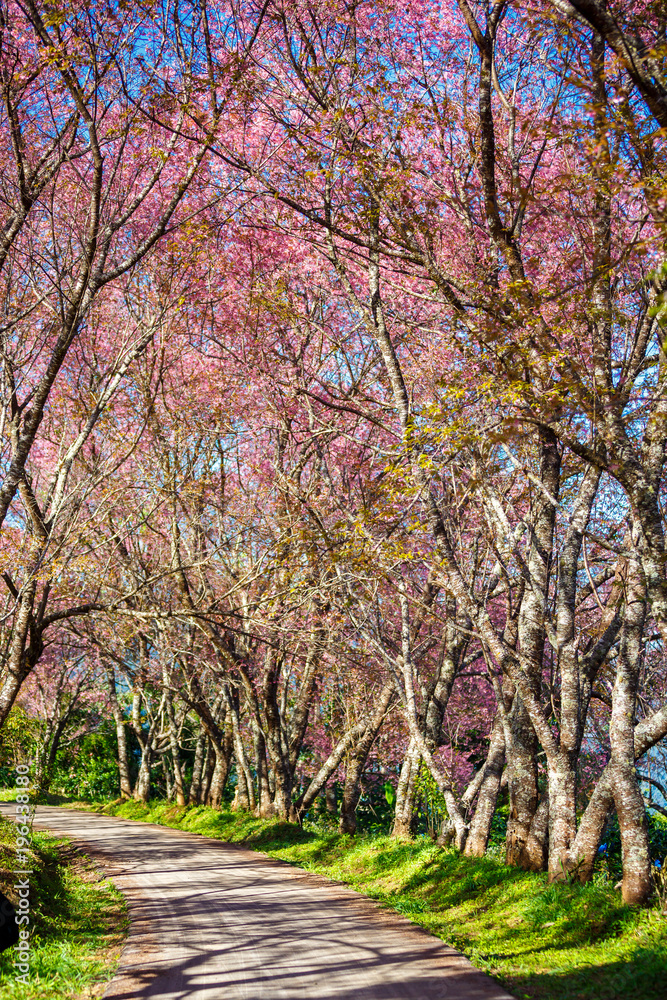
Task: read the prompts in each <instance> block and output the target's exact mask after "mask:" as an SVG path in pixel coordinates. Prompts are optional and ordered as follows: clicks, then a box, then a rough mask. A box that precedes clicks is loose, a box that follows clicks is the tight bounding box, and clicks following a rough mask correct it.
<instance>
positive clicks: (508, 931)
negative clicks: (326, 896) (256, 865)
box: [99, 802, 667, 1000]
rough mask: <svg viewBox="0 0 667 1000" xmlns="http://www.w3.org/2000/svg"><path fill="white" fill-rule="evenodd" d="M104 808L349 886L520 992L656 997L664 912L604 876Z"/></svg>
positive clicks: (186, 814) (210, 813)
mask: <svg viewBox="0 0 667 1000" xmlns="http://www.w3.org/2000/svg"><path fill="white" fill-rule="evenodd" d="M99 810H100V811H103V812H105V813H107V814H109V815H116V816H124V817H126V818H130V819H137V820H144V821H148V822H153V823H160V824H163V825H165V826H171V827H174V828H176V829H181V830H190V831H192V832H195V833H200V834H204V835H206V836H209V837H216V838H218V839H220V840H226V841H231V842H234V843H243V844H244V845H245V846H246V847H250V848H255V849H257V850H261V851H263V852H265V853H266V854H268V855H271V856H272V857H275V858H281V859H282V860H284V861H288V862H290V863H291V864H294V865H298V866H299V867H302V868H306V869H308V870H309V871H313V872H318V873H320V874H322V875H326V876H328V877H329V878H331V879H335V880H337V881H340V882H344V883H346V884H347V885H349V886H352V887H353V888H354V889H356V890H358V891H359V892H362V893H364V894H365V895H367V896H370V897H372V898H373V899H376V900H378V901H379V902H380V903H382V904H383V905H385V906H389V907H392V908H393V909H395V910H398V911H399V913H403V914H405V915H406V916H407V917H409V918H410V920H413V921H414V922H415V923H418V924H421V925H422V926H423V927H425V928H426V929H427V930H429V931H430V932H431V933H433V934H437V935H438V936H439V937H441V938H443V939H444V940H445V941H447V942H449V943H450V944H453V945H454V946H455V947H457V948H459V949H460V950H461V951H463V952H464V953H465V954H466V955H467V956H468V957H469V958H470V959H471V961H472V962H474V964H475V965H477V966H478V967H479V968H481V969H484V970H485V971H486V972H488V973H490V974H491V975H493V976H495V977H496V978H497V979H498V980H499V981H500V982H502V983H503V984H504V985H505V986H506V987H507V988H508V989H509V990H510V991H511V992H513V993H514V994H515V996H517V997H520V998H530V1000H538V998H539V1000H547V998H549V1000H566V998H567V1000H573V998H577V1000H579V998H582V1000H586V998H590V1000H618V998H619V997H623V998H624V1000H655V997H657V996H661V995H662V993H663V991H664V985H665V981H666V980H667V918H665V916H663V915H662V913H661V910H660V908H658V907H653V908H652V909H649V910H640V911H637V910H633V909H631V908H630V907H627V906H624V905H623V903H622V901H621V898H620V894H619V893H618V892H617V891H615V890H614V889H613V888H612V887H611V885H610V884H609V883H605V882H599V883H597V884H591V885H587V886H577V885H559V886H547V885H546V880H545V877H544V876H543V875H531V874H526V873H523V872H519V871H517V870H516V869H512V868H508V867H506V866H505V865H504V864H503V863H502V862H501V861H500V860H499V859H497V858H493V857H486V858H483V859H481V860H471V859H468V858H463V857H461V856H460V855H459V854H457V853H456V852H454V851H443V850H440V849H439V848H437V847H436V846H435V845H434V844H432V843H431V841H430V840H426V839H418V840H416V841H414V842H396V841H393V840H391V839H390V838H389V837H378V836H376V837H356V838H352V837H348V836H341V835H340V834H338V833H334V832H326V831H325V830H322V829H318V828H310V829H303V830H302V829H299V828H298V827H296V826H292V825H290V824H286V823H280V822H277V821H271V820H258V819H255V818H254V817H252V816H248V815H244V814H236V813H225V812H217V811H216V810H214V809H209V808H206V807H202V806H200V807H195V808H189V809H178V808H177V807H175V806H172V805H169V804H167V803H163V802H161V803H160V802H157V803H151V805H150V806H144V805H141V804H139V803H136V802H126V803H112V804H109V805H106V806H102V807H99Z"/></svg>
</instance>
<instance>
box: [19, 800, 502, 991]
mask: <svg viewBox="0 0 667 1000" xmlns="http://www.w3.org/2000/svg"><path fill="white" fill-rule="evenodd" d="M3 811H5V812H7V813H8V814H9V815H10V817H11V813H12V807H11V806H10V807H9V809H5V810H3ZM35 826H39V827H46V828H48V829H49V830H53V831H55V832H58V833H64V834H66V835H67V836H68V837H70V838H71V839H72V840H73V841H74V842H75V843H76V844H77V845H79V846H81V847H82V848H83V849H84V850H85V851H86V853H87V854H89V855H90V856H91V857H93V858H94V859H95V860H96V861H97V862H98V863H99V864H101V865H102V866H103V867H104V870H105V871H106V873H107V874H108V875H109V876H110V877H111V878H112V879H113V881H114V883H115V884H116V885H117V886H118V887H119V889H121V891H122V892H123V893H124V894H125V896H126V898H127V901H128V904H129V912H130V921H131V925H130V933H129V936H128V939H127V942H126V945H125V948H124V950H123V953H122V956H121V960H120V966H119V970H118V974H117V976H116V978H115V979H114V980H113V982H112V983H110V985H109V987H108V988H107V990H106V992H105V994H104V997H105V998H113V1000H130V998H132V1000H134V998H144V997H152V998H159V1000H297V998H298V1000H311V998H317V1000H407V998H412V1000H512V998H511V997H510V995H509V994H508V993H506V992H505V991H504V990H503V989H501V988H500V987H499V986H498V985H497V984H496V983H494V982H493V980H491V979H489V978H488V977H487V976H485V975H483V974H482V973H481V972H479V971H478V970H476V969H474V968H473V966H471V965H470V963H469V962H468V961H467V959H465V958H464V957H463V956H462V955H460V954H459V953H458V952H456V951H454V949H452V948H449V947H447V946H446V945H445V944H443V943H442V942H441V941H440V940H439V939H437V938H434V937H431V936H430V935H429V934H427V933H425V932H424V931H422V930H421V929H419V928H418V927H416V926H415V925H414V924H411V923H410V922H409V921H408V920H406V919H404V918H403V917H401V916H399V915H398V914H393V913H391V912H387V911H384V910H380V909H379V907H377V906H376V905H375V904H374V903H372V902H370V901H369V900H366V899H364V897H362V896H359V895H358V894H356V893H353V892H351V891H350V890H348V889H346V888H345V887H341V886H338V885H337V884H336V883H332V882H329V881H328V880H326V879H323V878H320V877H319V876H316V875H311V874H308V873H304V872H302V871H300V870H298V869H294V868H292V867H291V866H290V865H287V864H284V863H283V862H279V861H274V860H272V859H269V858H266V857H265V856H264V855H262V854H257V853H255V852H252V851H248V850H245V849H243V848H240V847H237V846H235V845H230V844H223V843H221V842H219V841H216V840H210V839H208V838H206V837H199V836H197V835H195V834H188V833H184V832H181V831H179V830H169V829H165V828H164V827H160V826H154V825H152V824H147V823H136V822H132V821H130V820H122V819H117V818H113V817H108V816H98V815H96V814H95V813H85V812H75V811H73V810H67V809H59V808H53V807H50V806H41V807H38V808H37V810H36V816H35Z"/></svg>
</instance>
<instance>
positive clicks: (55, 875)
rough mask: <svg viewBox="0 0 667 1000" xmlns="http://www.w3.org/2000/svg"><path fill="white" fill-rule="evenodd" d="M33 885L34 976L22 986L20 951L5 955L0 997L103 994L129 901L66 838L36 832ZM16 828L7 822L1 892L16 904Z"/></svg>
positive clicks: (0, 856)
mask: <svg viewBox="0 0 667 1000" xmlns="http://www.w3.org/2000/svg"><path fill="white" fill-rule="evenodd" d="M28 862H29V866H30V869H32V871H33V875H32V876H31V880H30V883H31V884H30V927H31V932H32V933H31V939H30V973H29V976H28V983H27V984H24V983H22V982H20V981H18V980H17V979H16V976H15V969H14V964H13V963H14V956H15V954H16V952H15V949H14V948H10V949H8V950H7V951H5V952H4V953H3V954H2V955H0V996H1V997H11V998H12V1000H52V998H58V1000H61V998H62V1000H74V998H76V1000H83V998H90V997H99V996H101V995H102V993H103V991H104V988H105V986H106V984H107V982H108V981H109V980H110V978H111V977H112V975H113V972H114V970H115V968H116V965H117V960H118V955H119V953H120V945H121V943H122V941H123V938H124V937H125V932H126V927H127V917H126V914H125V903H124V900H123V897H122V895H121V894H120V892H118V891H117V890H116V889H115V888H114V886H113V885H112V884H111V883H110V882H109V881H108V880H106V879H105V878H104V876H103V874H102V872H101V871H100V870H99V869H98V868H97V866H96V865H95V864H94V863H93V862H92V861H90V859H88V858H86V857H85V855H82V854H81V853H80V852H78V851H74V850H73V849H72V848H71V847H70V846H69V844H68V843H67V841H66V840H64V839H63V838H58V837H53V836H50V835H48V834H45V833H42V832H37V831H34V833H33V835H32V850H31V851H30V853H29V855H28ZM22 867H23V865H19V864H18V863H17V857H16V828H15V826H14V824H13V823H10V822H8V821H7V820H4V819H2V818H0V889H1V890H2V892H4V893H5V895H6V896H8V897H9V898H10V899H11V900H12V901H13V902H14V903H16V901H17V900H16V893H15V891H14V889H13V886H14V883H15V882H16V877H15V875H14V872H15V871H16V870H17V869H18V868H22Z"/></svg>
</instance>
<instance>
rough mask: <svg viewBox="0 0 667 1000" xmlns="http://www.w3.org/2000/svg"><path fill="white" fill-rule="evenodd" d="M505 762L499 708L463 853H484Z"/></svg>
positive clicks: (479, 854)
mask: <svg viewBox="0 0 667 1000" xmlns="http://www.w3.org/2000/svg"><path fill="white" fill-rule="evenodd" d="M504 763H505V734H504V730H503V721H502V717H501V715H500V712H498V714H497V715H496V718H495V721H494V723H493V729H492V730H491V739H490V741H489V752H488V754H487V756H486V761H485V763H484V771H483V775H482V781H481V784H480V787H479V792H478V795H477V806H476V808H475V814H474V816H473V818H472V821H471V823H470V830H469V831H468V839H467V840H466V845H465V848H464V854H467V855H468V857H474V858H481V857H483V856H484V854H485V853H486V848H487V846H488V843H489V834H490V833H491V822H492V820H493V815H494V813H495V811H496V802H497V801H498V792H499V791H500V782H501V780H502V776H503V766H504Z"/></svg>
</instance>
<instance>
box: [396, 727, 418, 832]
mask: <svg viewBox="0 0 667 1000" xmlns="http://www.w3.org/2000/svg"><path fill="white" fill-rule="evenodd" d="M420 760H421V755H420V753H419V749H418V747H417V744H416V743H415V742H414V740H410V743H409V744H408V749H407V751H406V754H405V760H404V761H403V766H402V767H401V773H400V776H399V779H398V786H397V788H396V805H395V807H394V825H393V827H392V831H391V835H392V837H410V836H411V834H412V822H413V813H414V808H415V781H416V779H417V774H418V772H419V763H420Z"/></svg>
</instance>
